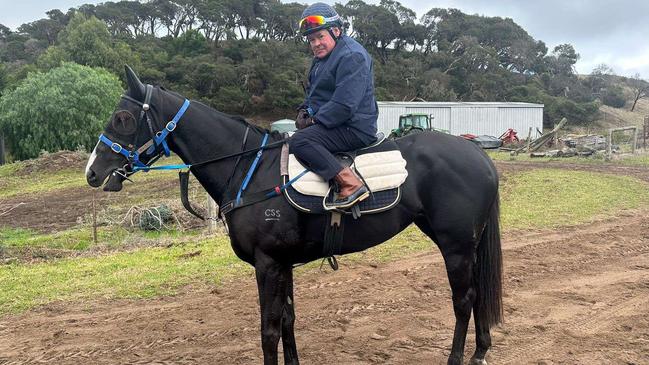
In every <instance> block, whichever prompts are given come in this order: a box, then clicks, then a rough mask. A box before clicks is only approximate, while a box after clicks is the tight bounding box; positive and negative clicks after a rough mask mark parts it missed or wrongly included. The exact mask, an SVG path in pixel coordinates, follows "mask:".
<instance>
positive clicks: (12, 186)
mask: <svg viewBox="0 0 649 365" xmlns="http://www.w3.org/2000/svg"><path fill="white" fill-rule="evenodd" d="M86 185H87V183H86V178H85V176H84V174H83V171H79V170H59V171H57V172H56V173H47V174H31V175H29V176H4V177H2V179H0V198H10V197H14V196H17V195H33V194H46V193H49V192H51V191H53V190H60V189H66V188H71V187H83V186H86Z"/></svg>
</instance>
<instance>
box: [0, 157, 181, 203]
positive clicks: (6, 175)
mask: <svg viewBox="0 0 649 365" xmlns="http://www.w3.org/2000/svg"><path fill="white" fill-rule="evenodd" d="M179 163H182V161H181V160H180V158H178V157H176V156H172V157H170V158H166V159H164V160H162V161H160V162H158V163H157V164H156V165H169V164H179ZM23 166H24V163H23V162H16V163H12V164H7V165H3V166H0V199H6V198H13V197H16V196H20V195H34V194H38V195H43V194H49V193H52V192H54V191H57V190H63V189H69V188H88V189H89V187H88V183H87V182H86V177H85V172H84V169H83V168H75V169H70V168H67V169H62V170H58V171H56V172H42V173H40V172H39V173H32V174H29V175H28V176H16V175H15V174H16V173H17V172H19V171H20V170H21V169H22V168H23ZM177 178H178V173H177V172H176V171H152V172H149V173H137V174H135V175H133V177H132V180H133V181H134V182H135V183H136V184H137V183H143V182H148V181H154V180H174V179H177ZM125 184H130V183H129V182H125Z"/></svg>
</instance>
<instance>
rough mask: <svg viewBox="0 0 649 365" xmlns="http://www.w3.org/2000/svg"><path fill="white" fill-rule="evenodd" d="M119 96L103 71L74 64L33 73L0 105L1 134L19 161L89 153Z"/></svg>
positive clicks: (114, 80)
mask: <svg viewBox="0 0 649 365" xmlns="http://www.w3.org/2000/svg"><path fill="white" fill-rule="evenodd" d="M122 90H123V89H122V85H121V84H120V82H119V80H118V79H117V77H115V76H114V75H112V74H110V73H108V72H107V71H105V70H102V69H93V68H90V67H85V66H81V65H77V64H74V63H66V64H64V65H63V66H61V67H58V68H55V69H53V70H51V71H49V72H47V73H31V74H29V76H28V77H27V79H25V80H24V81H23V82H22V84H20V86H18V87H17V88H16V89H15V90H13V91H11V92H9V93H7V94H5V95H4V96H3V97H2V99H0V132H2V133H4V136H5V141H6V143H7V145H8V147H9V149H10V150H11V152H12V155H13V156H14V157H16V158H17V159H26V158H32V157H36V156H38V154H39V153H40V152H41V151H49V152H55V151H59V150H61V149H70V150H73V149H77V148H79V147H82V148H84V149H86V150H90V149H91V148H92V147H94V145H95V144H96V143H97V136H98V135H99V133H100V132H101V130H102V129H103V127H104V125H105V124H106V121H107V120H108V118H109V117H110V115H111V112H112V111H113V109H114V107H115V105H116V104H117V102H118V100H119V97H120V94H121V93H122Z"/></svg>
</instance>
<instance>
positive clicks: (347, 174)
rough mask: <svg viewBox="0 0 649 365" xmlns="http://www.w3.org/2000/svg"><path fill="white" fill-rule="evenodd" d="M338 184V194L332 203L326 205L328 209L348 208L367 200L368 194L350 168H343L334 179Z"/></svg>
mask: <svg viewBox="0 0 649 365" xmlns="http://www.w3.org/2000/svg"><path fill="white" fill-rule="evenodd" d="M334 180H336V183H337V184H338V189H339V191H338V194H337V195H336V199H335V200H334V201H333V203H329V204H327V207H330V208H339V209H342V208H349V207H351V206H352V205H354V204H356V203H358V202H360V201H362V200H363V199H365V198H367V197H368V196H369V195H370V193H369V192H368V190H367V188H366V187H365V185H364V184H363V182H362V181H361V180H360V179H359V178H358V176H356V174H355V173H354V171H352V169H351V168H349V167H345V168H344V169H342V170H341V171H340V172H339V173H338V175H336V176H335V177H334Z"/></svg>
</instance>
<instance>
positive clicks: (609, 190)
mask: <svg viewBox="0 0 649 365" xmlns="http://www.w3.org/2000/svg"><path fill="white" fill-rule="evenodd" d="M647 188H648V186H647V184H646V183H644V182H642V181H640V180H638V179H635V178H632V177H627V176H613V175H608V174H602V173H595V172H584V171H567V170H561V169H538V170H532V171H527V172H522V173H518V174H510V175H507V176H506V180H505V182H504V183H503V184H502V186H501V201H502V204H501V206H502V216H501V218H502V221H501V222H502V225H503V228H504V229H505V230H508V229H524V228H528V227H534V228H542V227H543V228H554V227H560V226H567V225H575V224H580V223H584V222H588V221H590V220H592V219H593V218H594V217H596V216H599V215H602V214H606V213H612V212H615V211H618V210H621V209H631V208H638V207H640V206H643V205H647V204H648V203H649V189H647Z"/></svg>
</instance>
